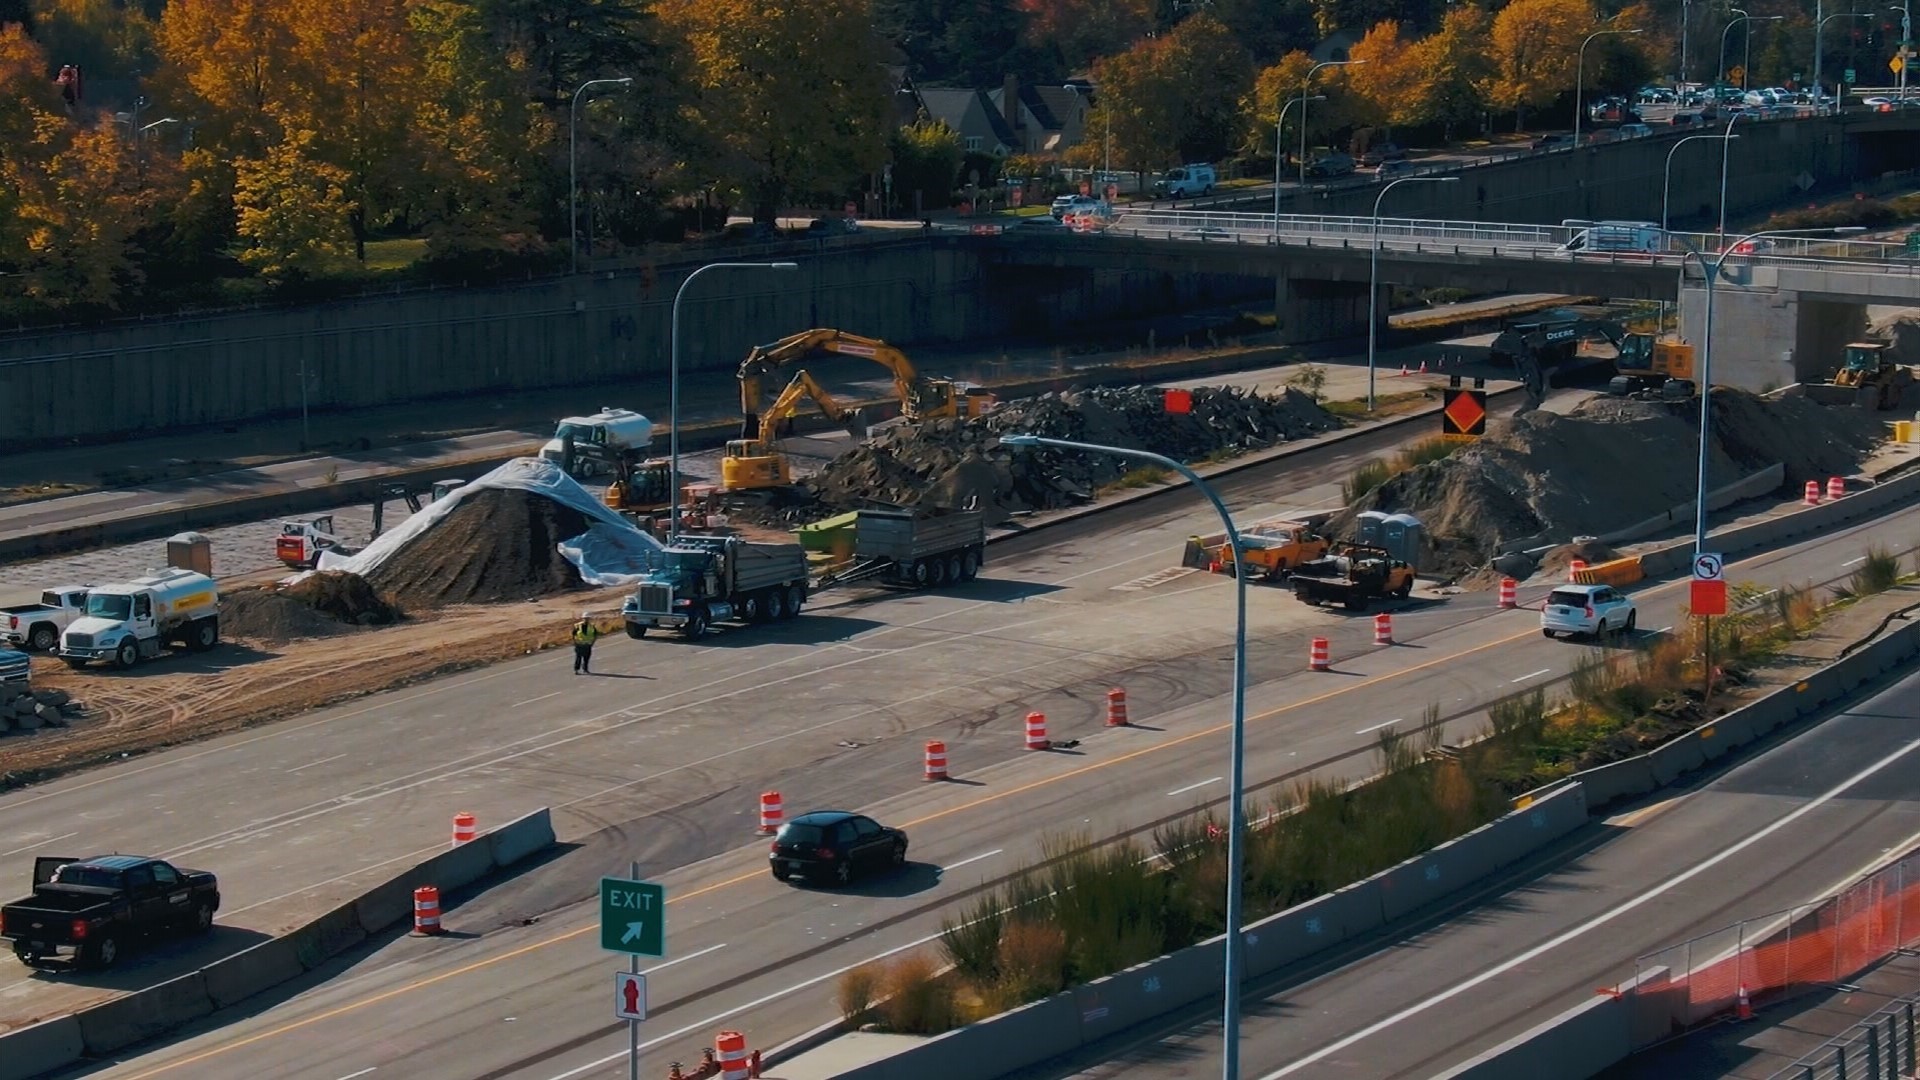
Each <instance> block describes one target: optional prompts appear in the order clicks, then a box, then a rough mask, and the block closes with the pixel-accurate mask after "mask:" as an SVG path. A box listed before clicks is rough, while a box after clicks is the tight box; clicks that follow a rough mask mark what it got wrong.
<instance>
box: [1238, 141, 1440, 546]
mask: <svg viewBox="0 0 1920 1080" xmlns="http://www.w3.org/2000/svg"><path fill="white" fill-rule="evenodd" d="M1459 180H1460V178H1459V177H1457V176H1403V177H1401V178H1400V179H1398V180H1389V181H1388V182H1387V186H1386V187H1383V188H1381V189H1380V194H1378V195H1375V196H1374V197H1373V236H1372V239H1370V240H1369V241H1368V242H1367V411H1368V412H1372V411H1373V351H1374V345H1375V343H1376V341H1377V340H1378V337H1379V333H1380V327H1379V319H1378V307H1379V304H1380V204H1381V203H1382V202H1384V201H1386V198H1387V192H1389V191H1392V190H1393V189H1394V188H1397V187H1399V186H1400V185H1401V184H1414V183H1429V184H1452V183H1457V182H1459ZM1235 565H1236V566H1237V565H1238V564H1235ZM1242 576H1245V575H1242Z"/></svg>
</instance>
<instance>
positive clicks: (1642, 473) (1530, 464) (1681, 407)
mask: <svg viewBox="0 0 1920 1080" xmlns="http://www.w3.org/2000/svg"><path fill="white" fill-rule="evenodd" d="M1884 431H1885V427H1884V424H1883V423H1882V421H1881V420H1880V418H1879V417H1878V416H1877V415H1876V414H1874V413H1871V412H1867V411H1864V410H1860V409H1853V408H1830V407H1828V406H1824V405H1820V404H1819V403H1817V402H1813V401H1810V400H1807V399H1805V398H1788V399H1782V400H1773V399H1766V398H1761V397H1759V396H1757V395H1754V394H1750V393H1747V392H1745V391H1741V390H1733V389H1728V388H1724V387H1723V388H1720V389H1716V390H1715V391H1714V393H1713V436H1714V439H1713V441H1714V447H1713V453H1712V457H1711V470H1712V471H1711V480H1710V482H1711V483H1712V485H1713V486H1714V487H1724V486H1725V485H1727V484H1730V483H1732V482H1733V481H1735V480H1737V479H1739V478H1740V477H1743V476H1747V475H1750V474H1752V473H1754V472H1756V471H1758V470H1760V469H1763V468H1766V467H1768V466H1771V465H1773V464H1774V463H1776V462H1778V463H1780V464H1781V465H1782V466H1784V468H1785V478H1784V480H1783V481H1782V486H1781V489H1780V490H1781V491H1782V492H1795V491H1798V490H1800V488H1801V487H1802V486H1804V484H1805V482H1806V481H1808V480H1816V479H1817V480H1822V481H1824V480H1825V479H1826V478H1827V477H1829V476H1845V475H1848V474H1850V473H1852V472H1853V471H1854V470H1855V469H1857V468H1858V467H1859V463H1860V461H1861V460H1862V459H1863V458H1865V457H1866V456H1867V455H1868V454H1869V453H1871V452H1872V450H1873V448H1874V447H1875V446H1876V445H1877V444H1878V443H1879V441H1880V440H1881V438H1883V437H1884ZM1698 432H1699V406H1698V404H1697V402H1693V403H1690V402H1661V401H1631V400H1627V399H1625V398H1614V397H1598V398H1593V399H1590V400H1588V401H1586V402H1583V403H1582V404H1580V405H1579V406H1578V407H1576V408H1575V409H1573V410H1572V411H1571V412H1570V413H1568V414H1566V415H1564V416H1563V415H1559V414H1556V413H1550V412H1545V411H1533V412H1529V413H1524V414H1521V415H1519V416H1516V417H1514V418H1513V419H1512V420H1511V421H1510V422H1508V423H1507V424H1505V425H1503V426H1500V427H1497V428H1496V429H1495V430H1493V431H1492V432H1491V433H1489V434H1488V435H1487V437H1486V438H1484V439H1482V440H1481V441H1480V442H1478V443H1476V444H1474V445H1472V446H1469V447H1466V448H1465V449H1462V450H1461V451H1459V452H1458V453H1456V454H1454V455H1452V456H1451V457H1448V458H1446V459H1444V460H1442V461H1437V462H1434V463H1432V464H1428V465H1423V466H1421V467H1420V468H1417V469H1414V470H1412V471H1411V472H1407V473H1403V474H1401V475H1399V476H1397V477H1395V478H1393V479H1392V480H1389V481H1387V482H1386V483H1385V484H1382V485H1381V486H1380V487H1378V488H1376V489H1375V490H1373V491H1372V492H1369V493H1368V494H1367V495H1366V496H1364V497H1363V498H1361V499H1360V500H1359V501H1358V502H1356V503H1355V504H1354V505H1352V506H1350V507H1348V508H1347V510H1346V511H1345V512H1343V513H1342V514H1340V515H1339V516H1337V517H1335V518H1334V519H1333V521H1332V522H1330V523H1329V528H1330V529H1331V530H1332V531H1333V532H1335V533H1336V534H1337V535H1341V536H1351V535H1352V533H1353V517H1354V515H1355V514H1357V513H1358V512H1360V511H1363V510H1380V511H1385V512H1388V513H1408V514H1412V515H1413V516H1415V517H1417V518H1419V519H1420V520H1421V522H1422V523H1423V524H1424V525H1425V526H1426V531H1427V535H1428V537H1429V540H1430V545H1431V549H1430V551H1429V553H1428V555H1429V557H1428V559H1427V561H1426V563H1425V564H1424V565H1423V567H1422V569H1423V570H1426V571H1428V572H1432V573H1439V574H1443V575H1445V574H1455V573H1461V572H1464V571H1466V570H1469V569H1471V568H1475V567H1480V566H1484V565H1485V564H1486V563H1487V562H1488V560H1489V559H1490V558H1491V557H1492V556H1493V555H1494V553H1495V552H1496V551H1499V550H1502V549H1503V548H1510V547H1514V546H1527V547H1544V546H1549V545H1552V544H1555V543H1564V542H1566V541H1568V540H1571V539H1572V538H1573V537H1576V536H1605V535H1608V534H1609V533H1612V532H1614V531H1616V530H1619V529H1622V528H1625V527H1627V526H1629V525H1633V524H1636V523H1639V522H1642V521H1645V520H1648V519H1650V518H1653V517H1655V516H1657V515H1660V514H1663V513H1666V512H1667V511H1669V510H1671V509H1673V508H1674V507H1677V506H1681V505H1683V504H1688V503H1691V502H1692V501H1693V499H1694V496H1695V487H1696V483H1695V460H1696V456H1697V454H1698V452H1699V451H1698V447H1699V438H1698Z"/></svg>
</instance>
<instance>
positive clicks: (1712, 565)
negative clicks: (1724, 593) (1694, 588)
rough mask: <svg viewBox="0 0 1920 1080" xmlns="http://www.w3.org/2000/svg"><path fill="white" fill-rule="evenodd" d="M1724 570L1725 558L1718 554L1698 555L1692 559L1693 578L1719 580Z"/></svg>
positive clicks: (1696, 579) (1697, 579)
mask: <svg viewBox="0 0 1920 1080" xmlns="http://www.w3.org/2000/svg"><path fill="white" fill-rule="evenodd" d="M1725 571H1726V560H1725V559H1724V558H1722V557H1721V556H1719V555H1708V554H1703V555H1698V556H1696V557H1695V558H1694V560H1693V580H1695V581H1719V580H1721V576H1722V575H1723V574H1724V573H1725Z"/></svg>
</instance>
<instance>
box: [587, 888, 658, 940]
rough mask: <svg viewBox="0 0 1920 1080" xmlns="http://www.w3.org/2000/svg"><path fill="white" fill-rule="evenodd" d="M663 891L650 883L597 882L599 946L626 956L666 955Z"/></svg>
mask: <svg viewBox="0 0 1920 1080" xmlns="http://www.w3.org/2000/svg"><path fill="white" fill-rule="evenodd" d="M666 917H667V890H666V887H665V886H664V885H656V884H654V883H653V882H650V881H626V880H624V879H621V878H601V879H600V947H601V948H603V949H605V950H607V951H608V952H617V953H626V954H628V955H630V956H665V955H667V923H666Z"/></svg>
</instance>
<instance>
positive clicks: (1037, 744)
mask: <svg viewBox="0 0 1920 1080" xmlns="http://www.w3.org/2000/svg"><path fill="white" fill-rule="evenodd" d="M1052 748H1053V744H1052V743H1050V742H1048V741H1047V715H1046V714H1045V713H1037V712H1030V713H1028V714H1027V749H1029V750H1050V749H1052Z"/></svg>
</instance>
